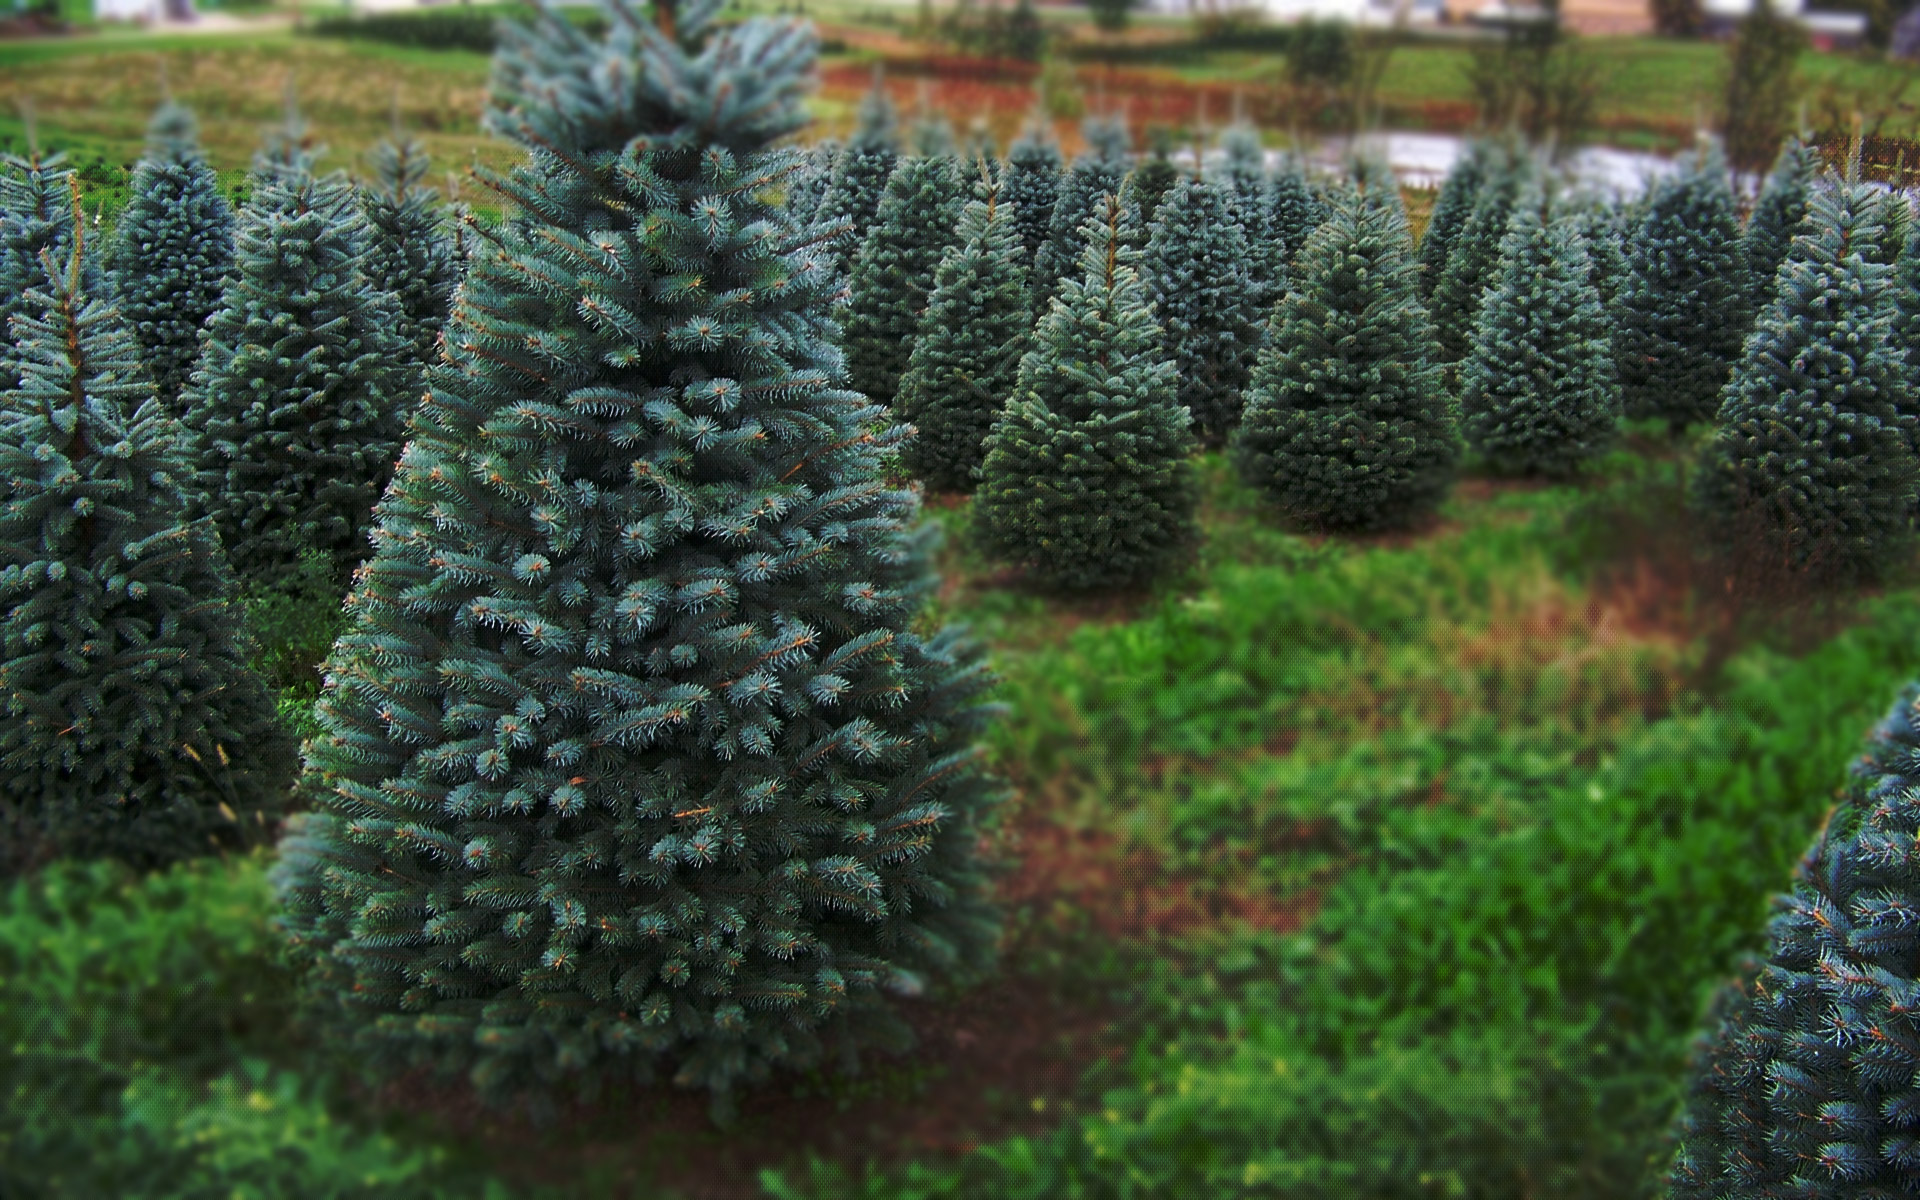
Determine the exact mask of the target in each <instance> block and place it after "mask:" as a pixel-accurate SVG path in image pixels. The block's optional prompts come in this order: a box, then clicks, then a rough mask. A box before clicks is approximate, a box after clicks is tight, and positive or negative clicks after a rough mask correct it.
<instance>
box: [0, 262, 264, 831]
mask: <svg viewBox="0 0 1920 1200" xmlns="http://www.w3.org/2000/svg"><path fill="white" fill-rule="evenodd" d="M82 250H83V248H82V246H81V245H80V244H79V239H75V240H74V241H73V242H72V243H70V244H69V246H68V257H67V260H66V262H65V263H64V264H58V263H56V261H55V260H54V259H53V257H52V254H51V252H48V253H47V254H46V255H45V257H44V258H43V265H42V276H43V278H44V279H45V280H46V282H45V283H44V284H42V285H41V286H40V287H38V288H36V289H34V290H33V291H32V292H30V293H29V296H28V299H29V303H28V305H27V310H28V313H30V314H33V315H24V314H23V315H16V316H15V317H14V318H13V323H12V328H11V333H12V339H13V344H14V346H15V350H16V361H17V363H18V365H19V369H20V372H21V379H20V382H19V384H18V386H17V387H15V388H14V389H12V390H11V391H9V392H8V393H7V395H6V397H5V403H4V405H0V481H4V482H3V483H0V488H3V489H4V492H5V503H4V504H3V505H0V612H3V613H4V616H0V691H3V692H4V694H5V696H6V699H5V702H4V703H5V720H4V721H0V768H4V770H0V781H3V782H0V862H3V863H4V865H5V866H6V867H7V868H8V869H20V868H22V867H25V866H28V865H31V864H32V863H33V862H34V861H36V860H38V859H40V858H44V857H45V856H47V855H49V854H68V855H85V856H94V855H100V856H111V857H117V858H121V859H125V860H127V861H129V862H132V863H134V864H136V865H139V866H143V867H146V866H155V865H159V864H162V863H165V862H168V861H171V860H174V859H178V858H183V857H190V856H193V855H199V854H206V853H208V852H209V851H211V850H217V849H221V848H230V847H237V846H241V845H244V844H246V843H247V842H249V841H259V840H261V835H262V834H263V833H264V831H265V828H266V824H267V817H268V815H269V814H274V813H277V812H278V810H279V809H280V808H281V807H282V806H283V805H282V796H283V795H284V793H285V791H286V787H287V784H288V783H289V782H290V781H291V779H292V775H293V767H294V755H293V745H292V742H291V741H290V739H289V738H288V737H287V736H286V735H285V734H284V733H283V732H282V731H281V729H280V727H279V724H278V720H277V718H276V717H275V714H274V707H273V698H272V696H271V694H270V693H269V692H268V690H267V688H266V685H265V683H264V682H263V681H262V680H261V679H260V677H259V676H257V675H255V674H254V673H253V671H252V670H251V669H250V668H249V667H248V665H247V663H248V659H249V657H250V656H251V653H252V649H253V648H252V645H251V644H250V642H249V640H248V639H247V637H246V632H245V630H246V622H245V617H244V614H243V613H242V611H241V610H240V608H239V606H238V605H237V604H235V603H234V602H233V599H232V591H233V585H232V582H231V579H230V577H229V576H228V574H227V569H226V564H225V561H224V560H223V558H222V555H221V552H220V540H219V537H218V535H217V534H216V533H215V531H214V529H213V527H212V526H211V525H210V524H209V523H208V522H206V521H204V520H192V519H189V517H188V516H187V511H186V500H185V497H184V495H183V493H182V490H181V482H182V476H183V475H184V474H185V473H186V467H185V463H184V461H183V460H182V458H181V457H180V455H179V453H178V447H177V444H176V443H177V441H178V430H179V427H178V425H177V424H175V422H174V421H173V418H172V417H171V416H170V415H168V413H167V412H166V410H165V409H164V408H162V406H161V405H160V403H159V402H158V400H157V399H156V398H155V396H154V393H153V385H152V383H151V382H150V381H149V379H148V376H147V373H146V369H145V367H144V365H143V364H142V363H141V361H140V356H139V347H138V346H137V344H136V343H135V341H134V339H133V336H132V334H131V332H130V331H129V330H128V328H127V326H126V324H125V322H124V321H123V320H122V319H121V317H120V315H119V313H118V312H117V311H116V310H115V309H114V308H113V307H112V306H111V305H109V304H107V303H104V302H102V301H100V300H97V299H90V298H88V296H87V295H86V291H85V281H86V275H87V273H86V271H85V269H84V266H83V260H84V258H85V255H84V253H83V252H82Z"/></svg>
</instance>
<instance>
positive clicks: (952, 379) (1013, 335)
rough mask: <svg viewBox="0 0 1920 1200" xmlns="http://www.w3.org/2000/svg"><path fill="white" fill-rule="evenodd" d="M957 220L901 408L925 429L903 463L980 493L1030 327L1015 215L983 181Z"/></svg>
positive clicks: (951, 487)
mask: <svg viewBox="0 0 1920 1200" xmlns="http://www.w3.org/2000/svg"><path fill="white" fill-rule="evenodd" d="M978 191H979V193H980V198H979V199H977V200H975V201H973V202H972V203H971V204H969V205H967V208H966V211H965V212H964V213H963V214H961V217H960V231H959V232H960V244H959V245H957V246H955V247H954V249H953V250H952V251H951V252H949V253H948V255H947V256H946V258H945V259H943V260H942V261H941V263H940V268H939V271H938V272H937V273H936V274H935V276H934V287H933V295H932V296H931V298H930V299H929V300H928V303H927V315H926V319H925V320H924V321H923V322H922V323H921V326H920V336H919V339H918V341H916V342H915V344H914V347H913V358H912V359H911V361H910V362H909V363H908V366H907V373H906V376H905V377H904V378H903V379H902V380H901V381H900V398H899V400H898V401H897V402H896V403H895V405H894V412H895V415H897V416H898V417H899V418H900V419H901V420H902V421H905V422H908V423H910V424H912V425H913V426H914V428H915V429H917V430H918V431H919V432H918V433H917V434H916V435H915V436H914V438H913V439H912V440H911V441H909V442H908V443H907V444H906V447H905V448H904V449H903V450H902V451H901V454H900V458H901V461H902V463H904V464H905V466H906V468H907V469H908V470H909V471H912V472H913V473H914V474H915V475H917V476H919V477H920V478H921V479H923V480H925V481H926V484H927V486H928V487H930V488H934V489H937V490H942V491H957V492H969V491H972V490H973V486H974V474H975V471H976V469H977V468H978V467H979V465H980V460H981V456H982V455H983V454H984V452H985V451H984V446H985V443H986V440H987V434H988V433H989V432H990V431H991V430H992V429H993V423H994V421H995V420H996V419H997V418H998V417H999V415H1000V410H1001V409H1002V408H1003V407H1005V405H1006V402H1007V397H1008V396H1010V395H1011V394H1012V393H1013V387H1014V381H1015V378H1016V376H1017V375H1018V372H1019V370H1020V359H1021V356H1022V355H1024V354H1025V353H1026V350H1027V336H1028V331H1029V329H1030V328H1031V326H1032V317H1031V310H1030V308H1029V304H1028V300H1027V269H1026V265H1025V264H1024V263H1023V262H1022V261H1021V259H1022V255H1021V253H1020V235H1019V232H1018V230H1017V228H1016V222H1017V218H1018V214H1017V213H1015V212H1014V211H1013V209H1012V208H1011V207H1010V206H1009V205H1008V204H1007V203H1006V202H1005V201H1004V200H1002V198H1001V197H1002V195H1003V193H1004V191H1005V189H1004V188H1003V187H1000V186H996V185H995V184H993V183H992V182H991V181H990V180H987V181H983V182H982V184H981V185H980V186H979V188H978Z"/></svg>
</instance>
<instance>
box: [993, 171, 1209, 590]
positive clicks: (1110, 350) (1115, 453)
mask: <svg viewBox="0 0 1920 1200" xmlns="http://www.w3.org/2000/svg"><path fill="white" fill-rule="evenodd" d="M1084 232H1085V237H1086V244H1085V248H1084V250H1083V251H1082V254H1081V257H1080V274H1081V278H1079V279H1071V278H1070V279H1066V280H1063V281H1062V282H1061V287H1060V295H1059V296H1058V297H1057V298H1056V299H1055V300H1054V303H1053V306H1052V308H1051V309H1050V310H1049V311H1048V313H1047V315H1046V316H1045V317H1043V318H1041V321H1040V328H1039V329H1038V330H1037V331H1036V332H1035V334H1034V347H1033V349H1032V350H1030V351H1028V352H1027V355H1026V357H1025V358H1024V359H1022V360H1021V363H1020V377H1019V382H1018V383H1017V384H1016V386H1015V388H1014V393H1013V398H1012V399H1011V400H1010V401H1009V402H1008V403H1007V406H1006V409H1005V410H1004V411H1003V412H1002V413H1001V415H1000V419H999V421H998V422H997V423H996V424H995V425H994V428H993V432H992V433H991V434H990V435H989V436H988V438H987V445H986V461H985V463H984V464H983V465H982V467H981V471H980V491H979V497H978V499H977V500H975V502H974V514H975V519H976V520H977V521H978V522H979V529H980V537H981V541H982V544H983V545H984V546H985V547H986V548H987V549H989V550H990V551H991V552H992V553H994V554H996V555H999V556H1000V557H1002V558H1005V559H1008V560H1010V561H1012V562H1014V563H1016V564H1019V565H1020V566H1023V567H1025V568H1027V570H1028V571H1030V572H1031V573H1032V574H1033V575H1034V577H1035V578H1037V579H1039V580H1041V581H1042V582H1044V583H1046V584H1047V585H1049V586H1052V587H1058V588H1066V589H1071V590H1085V589H1090V588H1106V587H1123V586H1126V585H1129V584H1136V583H1141V582H1145V581H1146V580H1149V579H1151V578H1153V577H1154V576H1156V575H1158V574H1160V573H1162V572H1164V571H1165V570H1166V569H1167V568H1168V567H1170V566H1171V565H1173V564H1174V563H1175V562H1177V561H1178V560H1179V559H1180V558H1181V557H1183V556H1185V555H1187V554H1189V553H1191V551H1192V549H1193V545H1194V542H1195V541H1196V539H1197V536H1198V535H1197V533H1196V531H1195V526H1194V515H1193V514H1194V503H1195V501H1194V497H1195V489H1194V482H1193V475H1192V467H1191V465H1190V464H1189V462H1188V460H1187V456H1188V453H1189V452H1190V450H1191V447H1192V437H1191V434H1190V433H1189V432H1188V422H1189V418H1188V415H1187V412H1186V410H1185V409H1183V408H1181V407H1180V404H1179V402H1178V401H1177V400H1176V399H1175V398H1174V376H1173V364H1172V363H1171V362H1168V361H1167V360H1166V358H1165V357H1164V356H1163V354H1162V351H1161V349H1160V330H1159V328H1158V327H1157V326H1156V325H1155V323H1154V320H1153V314H1152V311H1151V310H1150V309H1149V308H1148V305H1147V297H1146V291H1145V289H1144V288H1142V287H1141V286H1140V278H1139V275H1138V273H1137V272H1136V270H1135V268H1134V260H1135V259H1136V258H1137V256H1138V254H1139V251H1137V250H1134V249H1132V248H1131V247H1130V246H1128V245H1127V241H1126V232H1125V230H1124V229H1123V227H1122V210H1121V205H1120V201H1119V198H1118V197H1117V196H1114V195H1111V194H1109V195H1107V196H1105V197H1102V198H1101V200H1100V202H1099V208H1098V209H1097V211H1096V215H1095V216H1094V218H1093V219H1091V220H1089V221H1088V222H1087V223H1086V226H1085V230H1084Z"/></svg>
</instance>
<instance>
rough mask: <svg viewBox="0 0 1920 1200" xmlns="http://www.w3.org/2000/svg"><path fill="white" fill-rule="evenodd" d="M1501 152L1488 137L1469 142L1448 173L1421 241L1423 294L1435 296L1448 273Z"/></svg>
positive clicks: (1421, 286)
mask: <svg viewBox="0 0 1920 1200" xmlns="http://www.w3.org/2000/svg"><path fill="white" fill-rule="evenodd" d="M1499 152H1500V151H1499V149H1498V148H1497V147H1496V146H1495V145H1494V144H1493V143H1492V142H1490V141H1488V140H1486V139H1485V138H1475V139H1474V140H1472V141H1470V142H1468V143H1467V145H1466V148H1465V152H1464V153H1463V154H1461V156H1460V157H1459V158H1458V159H1457V160H1456V161H1455V162H1454V164H1453V169H1452V170H1450V171H1448V172H1447V178H1446V182H1444V183H1443V184H1441V185H1440V195H1439V197H1438V198H1436V199H1435V200H1434V202H1433V214H1432V215H1431V216H1430V217H1428V218H1427V229H1426V232H1425V233H1424V234H1422V235H1421V238H1420V294H1421V296H1423V297H1426V296H1431V295H1432V294H1433V290H1434V288H1435V287H1437V286H1438V285H1439V283H1440V277H1441V276H1442V275H1445V274H1446V271H1447V257H1448V254H1449V253H1450V252H1451V251H1452V249H1453V243H1454V242H1455V241H1457V240H1458V239H1459V237H1460V235H1461V233H1462V232H1463V231H1464V230H1465V229H1466V227H1467V222H1468V221H1469V220H1470V219H1471V218H1472V217H1473V211H1474V209H1475V208H1477V207H1478V206H1479V203H1480V192H1481V189H1482V188H1483V187H1485V186H1486V183H1487V179H1488V177H1489V176H1490V175H1492V174H1494V173H1495V165H1494V158H1495V156H1496V155H1497V154H1499Z"/></svg>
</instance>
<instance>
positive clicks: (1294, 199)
mask: <svg viewBox="0 0 1920 1200" xmlns="http://www.w3.org/2000/svg"><path fill="white" fill-rule="evenodd" d="M1269 195H1270V196H1271V203H1272V205H1273V210H1272V215H1271V217H1270V218H1269V221H1268V228H1269V229H1271V230H1272V231H1273V238H1274V241H1275V242H1276V243H1278V245H1279V247H1280V250H1279V253H1280V256H1281V261H1282V264H1283V265H1285V266H1286V267H1287V269H1288V271H1289V272H1291V270H1292V266H1293V261H1294V259H1295V258H1297V257H1299V254H1300V250H1301V248H1302V247H1303V246H1305V245H1306V244H1307V239H1308V238H1310V237H1312V236H1313V231H1314V230H1315V229H1318V228H1319V227H1320V222H1322V221H1324V220H1326V206H1325V205H1323V204H1321V203H1320V198H1319V197H1318V196H1316V195H1314V194H1313V185H1312V184H1311V183H1310V182H1309V181H1308V179H1307V172H1306V168H1304V167H1302V166H1301V165H1300V160H1299V159H1298V158H1295V157H1294V156H1292V155H1288V156H1287V157H1286V158H1285V159H1283V160H1282V161H1281V163H1280V166H1279V169H1278V170H1276V171H1274V173H1273V185H1272V188H1271V190H1270V192H1269Z"/></svg>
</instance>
